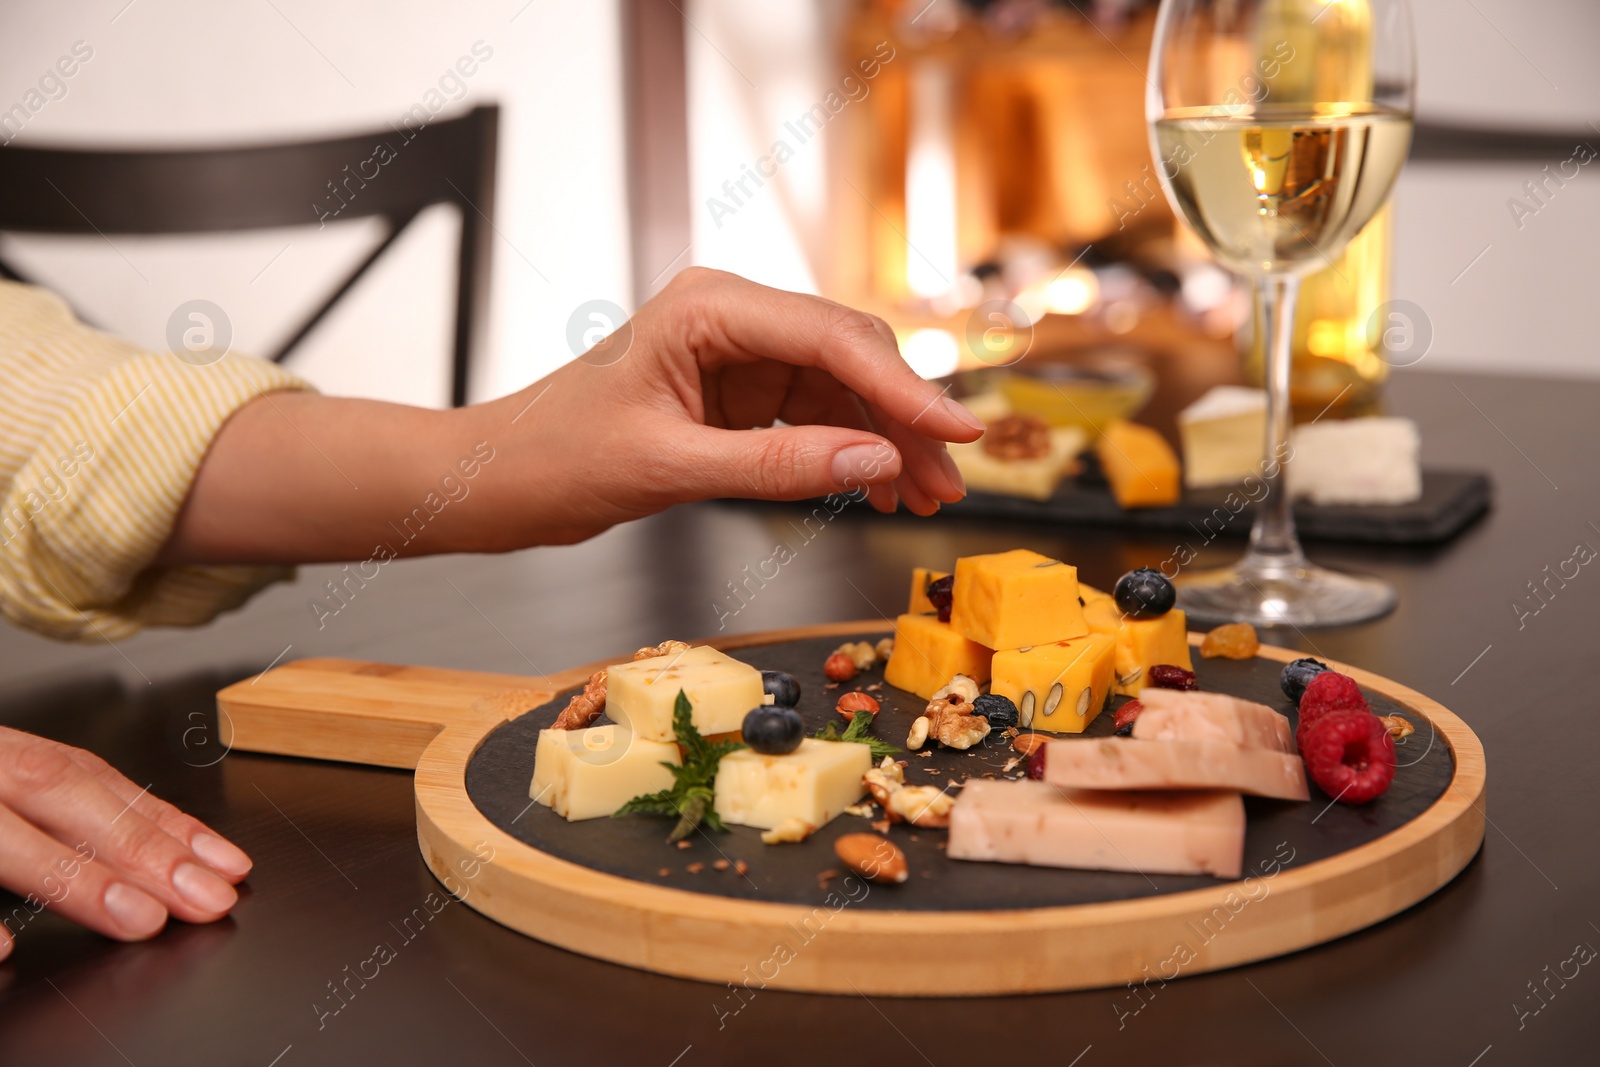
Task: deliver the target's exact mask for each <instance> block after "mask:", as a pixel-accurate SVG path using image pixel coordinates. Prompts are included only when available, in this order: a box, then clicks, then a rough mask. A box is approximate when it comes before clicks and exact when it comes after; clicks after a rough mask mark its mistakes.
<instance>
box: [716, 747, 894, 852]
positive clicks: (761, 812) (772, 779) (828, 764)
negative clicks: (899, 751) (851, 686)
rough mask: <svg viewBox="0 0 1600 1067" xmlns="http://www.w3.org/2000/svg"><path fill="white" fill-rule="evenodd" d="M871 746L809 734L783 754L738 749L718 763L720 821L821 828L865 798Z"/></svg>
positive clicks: (763, 826)
mask: <svg viewBox="0 0 1600 1067" xmlns="http://www.w3.org/2000/svg"><path fill="white" fill-rule="evenodd" d="M871 767H872V749H871V747H870V746H868V745H860V744H856V743H855V742H852V741H818V740H817V739H816V738H814V737H808V738H806V739H805V740H803V741H801V742H800V747H799V748H797V749H795V750H794V751H793V752H790V753H789V754H787V755H784V756H763V755H762V754H761V753H759V752H756V751H755V750H753V749H748V748H745V749H740V750H739V751H738V752H730V753H728V755H726V756H724V757H722V762H721V763H720V764H718V765H717V780H716V783H715V785H714V786H713V788H714V789H715V790H716V794H717V800H716V811H717V814H718V815H720V816H722V821H723V822H727V823H735V824H737V825H739V826H754V827H755V828H756V829H758V830H770V829H772V828H773V827H774V826H777V825H778V824H779V823H781V822H783V820H785V819H799V820H800V821H802V822H804V823H808V824H810V825H811V826H812V827H820V826H822V825H824V824H825V823H827V822H828V821H829V820H831V819H832V818H834V816H836V815H838V814H839V813H840V812H842V811H844V809H845V808H847V807H849V806H850V805H851V804H854V803H855V802H856V801H858V800H860V799H861V795H862V794H863V793H865V792H866V787H865V786H864V785H862V784H861V778H862V776H863V775H865V774H866V773H867V771H868V770H869V769H871Z"/></svg>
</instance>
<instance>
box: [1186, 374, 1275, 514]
mask: <svg viewBox="0 0 1600 1067" xmlns="http://www.w3.org/2000/svg"><path fill="white" fill-rule="evenodd" d="M1178 437H1179V440H1180V441H1181V443H1182V444H1183V484H1184V485H1186V486H1188V487H1189V488H1190V489H1203V488H1205V487H1207V486H1213V485H1233V484H1234V483H1236V482H1240V481H1243V480H1244V479H1245V478H1247V477H1249V476H1250V475H1252V474H1253V475H1255V476H1256V477H1258V478H1259V477H1260V476H1261V469H1262V460H1263V458H1264V457H1265V455H1266V447H1267V444H1266V442H1267V394H1266V393H1265V392H1264V391H1263V390H1260V389H1247V388H1245V387H1244V386H1242V385H1219V386H1217V387H1215V388H1214V389H1212V390H1211V391H1210V392H1208V393H1206V394H1205V395H1204V396H1202V397H1201V398H1200V399H1199V400H1196V401H1195V402H1194V403H1193V404H1190V405H1189V406H1188V407H1186V408H1184V409H1183V410H1182V411H1180V412H1179V413H1178Z"/></svg>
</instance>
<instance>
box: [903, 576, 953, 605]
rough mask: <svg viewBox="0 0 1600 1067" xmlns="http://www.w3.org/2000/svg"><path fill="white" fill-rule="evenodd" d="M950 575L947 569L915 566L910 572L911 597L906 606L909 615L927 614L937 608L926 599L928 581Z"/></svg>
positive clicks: (934, 580)
mask: <svg viewBox="0 0 1600 1067" xmlns="http://www.w3.org/2000/svg"><path fill="white" fill-rule="evenodd" d="M948 577H950V572H949V571H930V570H929V569H928V568H926V567H917V568H915V569H913V570H912V572H911V599H910V601H909V602H908V604H907V606H906V613H907V614H909V615H927V614H931V613H932V612H934V611H936V610H938V609H936V608H935V607H934V606H933V604H932V602H931V601H929V600H928V583H929V582H936V581H938V580H939V579H940V578H948Z"/></svg>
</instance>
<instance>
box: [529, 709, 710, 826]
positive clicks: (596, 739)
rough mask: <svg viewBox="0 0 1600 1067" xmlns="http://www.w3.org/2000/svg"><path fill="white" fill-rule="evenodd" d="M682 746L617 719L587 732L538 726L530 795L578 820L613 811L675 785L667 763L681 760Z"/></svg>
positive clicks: (559, 812)
mask: <svg viewBox="0 0 1600 1067" xmlns="http://www.w3.org/2000/svg"><path fill="white" fill-rule="evenodd" d="M680 762H681V761H680V759H679V757H678V746H677V745H675V744H672V743H670V742H666V741H648V740H646V739H644V738H642V737H639V736H637V735H635V734H633V733H632V732H630V731H629V730H627V729H626V728H624V727H621V726H618V725H616V724H615V723H608V724H607V725H605V726H591V727H589V728H588V729H587V730H540V731H539V743H538V745H537V746H536V747H535V748H534V754H533V784H532V785H531V786H530V787H529V789H528V795H529V796H530V797H532V798H533V799H534V800H537V801H538V802H539V803H541V804H543V805H545V806H546V807H548V808H550V809H552V810H553V811H554V812H555V813H556V814H557V815H561V816H564V817H565V818H567V819H569V820H572V821H577V820H578V819H598V818H600V817H601V816H602V815H610V814H612V813H613V812H615V811H616V810H617V809H618V808H620V807H622V805H624V804H626V803H627V802H628V801H630V800H632V799H633V798H634V797H636V796H641V795H643V794H645V793H655V792H659V791H660V790H663V789H666V788H669V787H670V786H671V785H672V772H671V771H669V770H668V769H667V768H665V767H663V766H662V764H663V763H671V764H674V765H677V764H679V763H680Z"/></svg>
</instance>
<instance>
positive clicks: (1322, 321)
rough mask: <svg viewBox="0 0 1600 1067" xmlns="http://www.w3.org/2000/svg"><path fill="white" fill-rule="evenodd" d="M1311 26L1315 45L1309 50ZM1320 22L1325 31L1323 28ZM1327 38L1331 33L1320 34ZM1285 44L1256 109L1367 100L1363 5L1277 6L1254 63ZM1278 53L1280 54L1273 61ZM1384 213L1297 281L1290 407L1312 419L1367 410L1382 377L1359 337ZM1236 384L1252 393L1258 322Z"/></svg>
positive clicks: (1381, 296)
mask: <svg viewBox="0 0 1600 1067" xmlns="http://www.w3.org/2000/svg"><path fill="white" fill-rule="evenodd" d="M1313 20H1316V23H1317V25H1316V32H1317V33H1318V35H1319V37H1320V45H1319V46H1317V47H1313V46H1312V44H1311V42H1312V40H1313V36H1312V34H1313V31H1312V29H1311V23H1312V21H1313ZM1330 23H1331V24H1332V25H1330ZM1330 31H1331V32H1330ZM1283 42H1287V43H1288V45H1289V46H1290V47H1292V48H1293V49H1294V58H1293V59H1291V60H1289V61H1287V62H1285V63H1283V64H1282V65H1281V67H1280V69H1279V72H1278V75H1277V77H1275V78H1273V79H1272V80H1271V81H1270V83H1268V84H1267V87H1266V88H1267V95H1266V97H1265V100H1264V101H1263V102H1264V103H1266V104H1274V103H1276V104H1328V103H1368V102H1371V100H1372V89H1373V86H1372V9H1371V6H1370V4H1369V3H1368V2H1367V0H1333V2H1331V3H1330V2H1329V0H1277V3H1276V4H1275V5H1274V8H1273V9H1272V10H1270V11H1269V12H1268V13H1267V15H1266V17H1264V18H1263V20H1262V24H1261V31H1260V38H1259V39H1258V41H1257V42H1256V44H1257V47H1258V48H1259V49H1260V50H1261V54H1262V55H1263V56H1266V55H1270V54H1273V52H1274V49H1281V47H1282V44H1283ZM1280 54H1281V53H1280ZM1393 209H1394V205H1393V202H1392V201H1391V202H1390V203H1389V204H1388V205H1385V207H1384V208H1383V210H1382V211H1380V212H1379V213H1378V214H1377V215H1376V216H1374V217H1373V220H1372V221H1371V222H1370V223H1368V224H1367V227H1366V228H1365V229H1364V230H1362V231H1361V232H1360V233H1359V234H1357V235H1356V237H1355V238H1354V239H1353V240H1352V241H1351V242H1350V243H1349V245H1347V246H1346V248H1345V250H1344V253H1343V254H1342V255H1340V256H1339V257H1338V258H1336V259H1335V260H1334V261H1333V262H1332V263H1330V264H1329V265H1328V266H1327V267H1325V268H1324V269H1322V270H1319V271H1317V272H1315V273H1313V274H1310V275H1307V276H1306V277H1305V278H1303V279H1302V280H1301V283H1300V301H1299V306H1298V308H1297V310H1296V313H1295V329H1294V363H1293V367H1292V369H1291V371H1290V376H1289V388H1290V392H1291V394H1292V398H1293V403H1294V406H1295V407H1296V408H1297V409H1300V410H1301V411H1309V412H1311V413H1316V412H1319V411H1321V410H1322V409H1324V408H1326V407H1327V406H1328V405H1330V404H1337V406H1338V409H1340V410H1343V409H1348V408H1351V407H1356V408H1361V407H1366V406H1369V405H1370V404H1371V403H1372V402H1373V401H1375V400H1376V399H1377V396H1378V392H1379V389H1380V388H1381V386H1382V385H1383V383H1384V382H1385V381H1386V380H1387V379H1388V377H1389V364H1388V362H1386V361H1385V360H1384V358H1383V338H1382V331H1381V330H1369V325H1370V323H1371V322H1372V321H1373V319H1374V316H1376V315H1377V313H1378V309H1379V308H1380V307H1381V306H1382V305H1383V304H1384V303H1385V302H1386V301H1387V300H1388V299H1389V289H1390V264H1391V259H1392V253H1393V244H1394V219H1393ZM1239 341H1240V346H1241V348H1242V349H1243V352H1244V359H1245V378H1246V379H1247V380H1248V381H1250V382H1251V383H1252V384H1255V385H1260V384H1261V382H1262V381H1263V379H1264V370H1265V362H1264V356H1263V348H1262V343H1261V330H1260V324H1259V322H1256V321H1254V320H1252V322H1251V325H1250V328H1249V329H1248V330H1243V331H1241V332H1240V335H1239Z"/></svg>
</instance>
